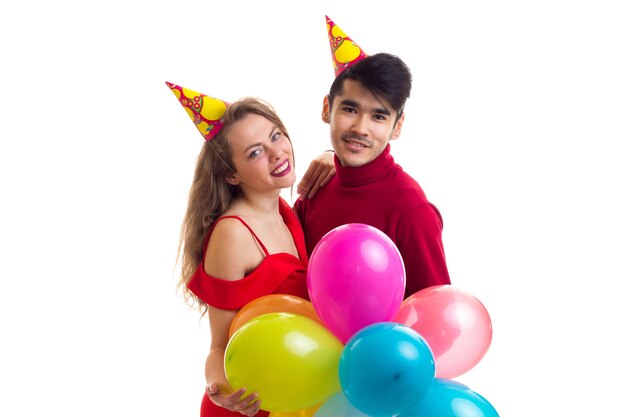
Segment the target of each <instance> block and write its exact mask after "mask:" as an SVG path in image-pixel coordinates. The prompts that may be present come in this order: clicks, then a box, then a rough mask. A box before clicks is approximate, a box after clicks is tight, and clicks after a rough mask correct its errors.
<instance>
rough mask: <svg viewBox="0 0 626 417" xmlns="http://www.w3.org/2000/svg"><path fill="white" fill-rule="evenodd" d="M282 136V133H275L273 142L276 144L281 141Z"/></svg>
mask: <svg viewBox="0 0 626 417" xmlns="http://www.w3.org/2000/svg"><path fill="white" fill-rule="evenodd" d="M281 135H282V133H281V132H276V133H274V135H272V142H276V141H277V140H278V139H280V137H281Z"/></svg>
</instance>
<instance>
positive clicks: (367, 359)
mask: <svg viewBox="0 0 626 417" xmlns="http://www.w3.org/2000/svg"><path fill="white" fill-rule="evenodd" d="M434 379H435V361H434V358H433V354H432V352H431V350H430V348H429V347H428V344H427V343H426V340H424V338H423V337H422V336H420V335H419V334H418V333H417V332H416V331H415V330H413V329H411V328H410V327H407V326H404V325H402V324H398V323H390V322H380V323H375V324H371V325H369V326H366V327H364V328H363V329H361V330H360V331H358V332H357V333H355V334H354V335H353V336H352V337H351V338H350V340H348V342H347V343H346V345H345V347H344V349H343V351H342V353H341V357H340V358H339V382H340V383H341V388H342V391H343V393H344V394H345V396H346V398H347V399H348V401H350V403H351V404H352V405H353V406H354V407H355V408H356V409H358V410H359V411H361V412H363V413H365V414H367V415H369V416H372V417H378V416H381V417H382V416H393V415H397V414H399V413H401V412H403V411H404V410H406V409H407V408H408V407H410V406H411V405H413V404H415V403H416V402H418V401H419V400H421V399H422V398H424V397H425V396H426V393H427V392H428V390H429V389H430V387H431V385H432V383H433V381H434Z"/></svg>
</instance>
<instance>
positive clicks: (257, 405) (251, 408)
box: [240, 399, 261, 416]
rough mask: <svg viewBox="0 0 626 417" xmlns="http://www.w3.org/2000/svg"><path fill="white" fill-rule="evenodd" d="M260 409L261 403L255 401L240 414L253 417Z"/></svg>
mask: <svg viewBox="0 0 626 417" xmlns="http://www.w3.org/2000/svg"><path fill="white" fill-rule="evenodd" d="M260 408H261V401H259V400H258V399H255V400H254V402H252V403H251V404H250V405H249V406H248V407H246V408H244V409H243V410H241V411H240V413H243V414H245V415H247V416H253V415H255V414H256V413H258V412H259V409H260Z"/></svg>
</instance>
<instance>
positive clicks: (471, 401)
mask: <svg viewBox="0 0 626 417" xmlns="http://www.w3.org/2000/svg"><path fill="white" fill-rule="evenodd" d="M424 416H437V417H499V416H498V412H497V411H496V410H495V408H493V406H492V405H491V404H489V401H487V400H486V399H485V398H484V397H483V396H481V395H479V394H477V393H475V392H474V391H472V390H471V389H469V388H468V387H467V386H465V385H463V384H460V383H458V382H456V381H451V380H449V379H442V378H436V379H435V381H434V382H433V385H432V387H431V388H430V390H429V391H428V394H426V397H425V398H424V399H423V400H421V401H420V402H418V403H417V404H415V405H414V406H412V407H411V408H409V409H408V410H406V411H405V412H404V413H402V414H400V416H399V417H424Z"/></svg>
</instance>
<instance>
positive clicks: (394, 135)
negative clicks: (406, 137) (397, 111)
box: [391, 112, 404, 139]
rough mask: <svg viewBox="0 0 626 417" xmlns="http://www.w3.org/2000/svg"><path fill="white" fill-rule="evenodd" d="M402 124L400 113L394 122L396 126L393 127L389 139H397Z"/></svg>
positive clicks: (402, 118)
mask: <svg viewBox="0 0 626 417" xmlns="http://www.w3.org/2000/svg"><path fill="white" fill-rule="evenodd" d="M403 123H404V112H402V116H400V117H399V118H398V120H397V121H396V125H395V126H394V127H393V132H391V139H398V138H399V137H400V133H401V132H402V124H403Z"/></svg>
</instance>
